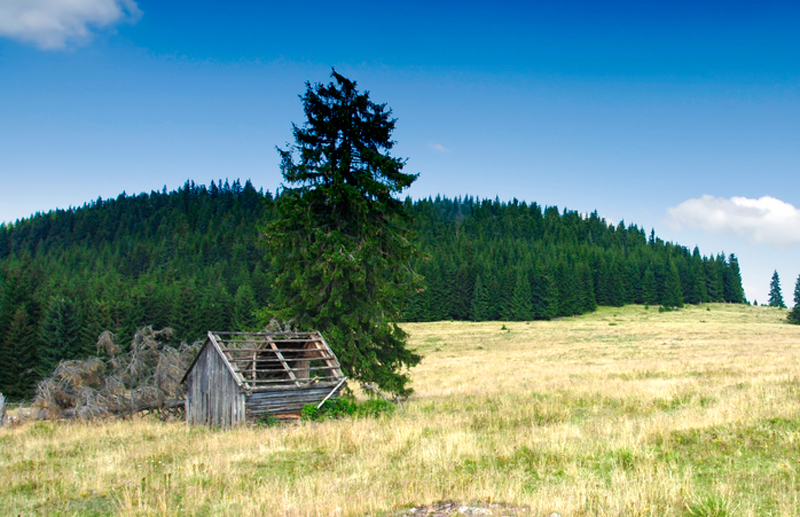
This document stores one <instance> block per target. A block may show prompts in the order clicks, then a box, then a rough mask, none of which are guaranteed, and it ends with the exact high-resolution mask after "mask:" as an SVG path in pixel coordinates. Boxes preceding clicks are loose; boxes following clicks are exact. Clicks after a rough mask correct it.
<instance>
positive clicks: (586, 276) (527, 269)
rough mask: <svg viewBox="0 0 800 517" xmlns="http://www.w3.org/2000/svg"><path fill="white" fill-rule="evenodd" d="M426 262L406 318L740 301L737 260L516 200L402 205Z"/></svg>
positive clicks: (518, 315)
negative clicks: (412, 217) (411, 218)
mask: <svg viewBox="0 0 800 517" xmlns="http://www.w3.org/2000/svg"><path fill="white" fill-rule="evenodd" d="M407 207H408V209H409V211H410V212H412V213H413V214H414V215H415V219H416V224H417V231H418V233H419V241H420V245H421V247H422V249H423V250H424V251H425V253H426V254H427V255H428V256H429V257H430V259H428V260H422V261H420V263H419V264H416V270H417V271H418V272H419V273H421V274H422V275H424V276H425V279H426V283H427V289H426V290H425V291H423V292H421V293H418V294H416V295H414V296H412V297H411V298H410V299H409V300H408V303H407V307H406V315H405V317H406V319H408V320H412V321H419V320H423V321H424V320H431V321H436V320H442V319H456V320H475V321H482V320H496V319H500V320H517V321H520V320H522V321H524V320H531V319H550V318H554V317H559V316H571V315H575V314H582V313H585V312H589V311H593V310H594V309H595V308H596V307H597V306H598V305H606V306H622V305H625V304H630V303H642V304H651V305H664V306H667V307H679V306H681V305H682V304H683V303H691V304H696V303H703V302H711V301H713V302H731V303H743V302H745V298H744V291H743V289H742V279H741V275H740V272H739V264H738V261H737V260H736V257H735V255H733V254H731V255H730V256H729V257H726V256H724V254H718V255H716V256H712V257H704V256H702V255H701V254H700V251H699V250H698V249H697V248H695V249H694V250H693V251H692V252H690V251H689V250H688V249H687V248H685V247H683V246H680V245H677V244H673V243H670V242H664V241H662V240H661V239H659V238H657V237H656V236H655V234H654V232H653V231H651V232H650V235H649V236H648V235H647V234H646V232H645V231H644V230H642V229H639V228H637V227H636V226H635V225H630V226H627V227H626V226H625V224H624V222H620V223H619V225H617V226H613V225H609V224H608V223H606V221H605V220H604V219H602V218H600V217H599V216H598V215H597V213H596V212H595V213H592V214H591V215H588V216H586V215H584V214H580V213H578V212H574V211H567V210H564V211H563V212H562V213H560V212H559V211H558V208H556V207H547V208H545V209H542V207H540V206H539V205H537V204H536V203H531V204H526V203H525V202H518V201H516V200H514V201H513V202H511V203H501V202H500V201H498V200H495V201H490V200H475V199H473V198H471V197H467V198H465V199H463V200H462V199H455V200H451V199H441V198H439V197H437V198H436V199H435V200H432V199H427V200H421V201H417V202H414V203H413V204H412V203H410V202H407Z"/></svg>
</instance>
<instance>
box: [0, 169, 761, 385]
mask: <svg viewBox="0 0 800 517" xmlns="http://www.w3.org/2000/svg"><path fill="white" fill-rule="evenodd" d="M405 209H406V211H407V212H408V213H409V214H411V215H412V219H411V220H412V221H413V222H412V223H411V224H412V225H413V230H414V232H415V234H416V245H417V246H418V249H419V251H420V252H421V253H419V254H418V258H417V259H415V260H416V262H415V263H412V264H409V266H410V267H411V268H412V269H413V270H414V271H416V272H417V273H419V274H420V275H421V276H422V277H423V278H424V281H423V283H422V286H423V288H422V289H419V290H417V291H416V292H413V293H409V295H408V297H407V299H406V303H405V308H404V312H403V314H400V315H398V319H400V320H403V321H437V320H447V319H452V320H472V321H487V320H505V321H528V320H533V319H552V318H558V317H563V316H571V315H577V314H583V313H586V312H591V311H593V310H594V309H595V308H596V307H597V306H598V305H604V306H623V305H626V304H633V303H638V304H649V305H652V306H662V307H665V308H670V309H671V308H675V307H681V306H682V305H683V304H698V303H703V302H730V303H745V298H744V293H743V290H742V282H741V276H740V273H739V265H738V262H737V260H736V257H735V255H733V254H731V255H729V256H726V255H724V254H722V253H720V254H717V255H713V256H711V255H710V256H703V255H701V254H700V251H699V250H698V249H697V248H695V249H694V250H692V251H690V250H689V249H687V248H686V247H683V246H680V245H678V244H674V243H671V242H664V241H662V240H661V239H659V238H658V237H657V236H656V235H655V234H654V232H653V231H651V232H650V233H649V235H648V234H647V232H646V231H645V230H643V229H640V228H638V227H637V226H635V225H628V226H626V225H625V223H622V222H621V223H619V224H618V225H616V226H615V225H610V224H608V223H607V222H606V221H605V220H604V219H602V218H601V217H599V216H598V214H597V213H592V214H581V213H578V212H575V211H569V210H563V211H559V209H558V208H556V207H541V206H539V205H537V204H536V203H526V202H520V201H517V200H513V201H511V202H501V201H500V200H498V199H495V200H488V199H477V198H473V197H470V196H467V197H464V198H456V199H448V198H442V197H436V198H435V199H433V198H428V199H421V200H416V201H412V200H411V199H406V201H405ZM273 214H274V197H273V196H272V195H271V194H270V193H269V192H266V193H265V192H263V191H257V190H256V189H255V188H254V187H253V186H252V184H251V183H250V182H249V181H247V182H245V184H244V185H242V184H241V182H240V181H238V180H237V181H234V182H233V183H230V182H229V181H227V180H226V181H225V182H224V183H223V182H222V181H220V182H213V181H212V182H211V184H210V186H209V187H206V186H204V185H197V184H195V183H194V182H191V181H189V182H187V183H186V184H185V185H184V186H183V187H181V188H179V189H177V190H175V191H172V192H167V190H166V188H165V189H163V190H161V191H153V192H151V193H149V194H140V195H136V196H129V195H126V194H125V193H123V194H121V195H120V196H118V197H117V198H115V199H98V200H96V201H95V202H92V203H90V204H87V205H84V206H83V207H79V208H73V209H69V210H55V211H51V212H48V213H45V214H36V215H34V216H32V217H30V218H27V219H22V220H19V221H17V222H15V223H13V224H9V225H0V392H2V393H4V394H5V395H6V396H8V397H10V398H12V399H23V398H26V397H29V396H30V395H31V394H32V392H33V389H34V387H35V385H36V383H37V382H38V381H39V380H40V379H41V378H42V377H43V376H45V375H47V374H49V373H50V372H52V370H53V368H54V367H55V366H56V365H57V364H58V362H59V361H61V360H63V359H79V358H83V357H87V356H90V355H95V354H98V353H100V351H99V350H98V349H97V339H98V336H99V335H100V333H101V332H103V331H104V330H109V331H111V332H113V333H114V334H116V336H117V341H118V343H120V344H125V343H130V341H131V338H132V336H133V334H134V332H135V331H136V330H137V329H139V328H141V327H143V326H146V325H152V326H153V327H154V328H164V327H171V328H172V329H174V331H175V332H174V338H173V339H175V340H180V341H193V340H195V339H198V338H201V337H202V336H204V335H205V333H206V331H208V330H246V329H255V328H258V327H259V326H261V325H264V324H265V323H266V322H265V321H260V320H259V317H258V316H257V314H261V318H262V319H263V314H265V313H267V312H268V311H266V312H265V311H261V312H260V313H259V309H261V308H263V307H269V305H270V302H271V292H270V271H269V270H268V264H269V262H270V261H269V260H268V258H269V254H270V250H269V249H267V246H266V244H265V239H264V238H263V236H262V235H261V232H262V231H263V228H265V227H266V225H267V223H268V222H269V221H270V220H271V218H272V217H273Z"/></svg>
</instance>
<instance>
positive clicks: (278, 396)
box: [245, 385, 341, 418]
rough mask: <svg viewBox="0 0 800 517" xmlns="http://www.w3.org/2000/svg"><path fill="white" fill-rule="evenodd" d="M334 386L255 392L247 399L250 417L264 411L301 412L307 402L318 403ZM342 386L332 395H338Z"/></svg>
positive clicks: (273, 413)
mask: <svg viewBox="0 0 800 517" xmlns="http://www.w3.org/2000/svg"><path fill="white" fill-rule="evenodd" d="M334 387H335V385H334V386H324V387H319V386H314V387H308V388H297V389H293V390H285V391H260V392H255V393H253V394H252V395H250V396H249V397H247V400H246V401H245V407H246V409H247V414H248V417H249V418H258V417H259V416H260V415H263V414H264V413H269V414H270V415H287V414H293V413H299V412H300V410H301V409H303V406H305V405H306V404H317V403H319V401H321V400H322V399H324V398H325V397H326V396H327V395H328V393H330V392H331V390H332V389H333V388H334ZM339 391H341V386H340V387H339V388H338V389H337V390H336V393H335V394H334V395H333V396H332V397H331V398H334V397H336V396H338V394H339Z"/></svg>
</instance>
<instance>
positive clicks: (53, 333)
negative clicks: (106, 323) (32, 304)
mask: <svg viewBox="0 0 800 517" xmlns="http://www.w3.org/2000/svg"><path fill="white" fill-rule="evenodd" d="M39 340H40V345H39V359H40V361H39V364H38V370H39V373H40V374H41V375H43V376H44V375H49V374H50V373H52V371H53V369H54V368H55V367H56V365H58V363H59V361H62V360H65V359H78V358H79V356H80V343H81V319H80V315H79V314H78V310H77V308H76V307H75V304H74V303H73V301H72V299H70V298H66V297H55V298H52V299H51V300H50V304H49V306H48V308H47V312H46V314H45V317H44V322H43V323H42V327H41V332H40V336H39Z"/></svg>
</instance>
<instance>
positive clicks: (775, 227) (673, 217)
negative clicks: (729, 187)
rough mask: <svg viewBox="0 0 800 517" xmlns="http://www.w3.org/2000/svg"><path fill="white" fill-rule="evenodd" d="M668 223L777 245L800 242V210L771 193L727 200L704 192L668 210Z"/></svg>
mask: <svg viewBox="0 0 800 517" xmlns="http://www.w3.org/2000/svg"><path fill="white" fill-rule="evenodd" d="M667 222H669V223H670V224H671V225H672V226H673V227H675V228H676V229H680V228H681V226H683V225H685V226H688V227H691V228H699V229H701V230H704V231H706V232H708V233H713V234H724V235H735V236H738V237H745V238H747V240H748V241H750V243H752V244H767V245H770V246H774V247H776V248H787V247H789V246H792V245H795V244H798V243H800V210H798V209H797V208H795V207H794V206H793V205H791V204H789V203H785V202H783V201H781V200H780V199H776V198H774V197H770V196H764V197H761V198H759V199H749V198H746V197H732V198H730V199H725V198H718V197H714V196H709V195H704V196H703V197H701V198H700V199H690V200H688V201H684V202H683V203H681V204H680V205H678V206H676V207H674V208H670V209H668V210H667Z"/></svg>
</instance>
